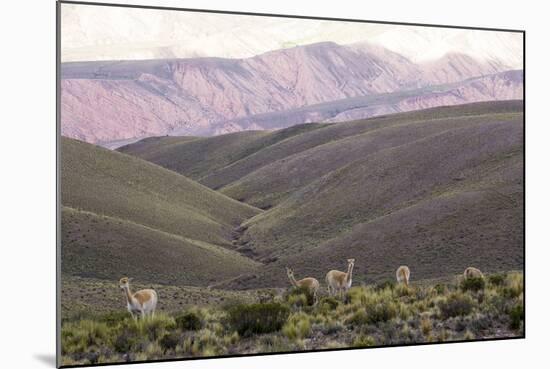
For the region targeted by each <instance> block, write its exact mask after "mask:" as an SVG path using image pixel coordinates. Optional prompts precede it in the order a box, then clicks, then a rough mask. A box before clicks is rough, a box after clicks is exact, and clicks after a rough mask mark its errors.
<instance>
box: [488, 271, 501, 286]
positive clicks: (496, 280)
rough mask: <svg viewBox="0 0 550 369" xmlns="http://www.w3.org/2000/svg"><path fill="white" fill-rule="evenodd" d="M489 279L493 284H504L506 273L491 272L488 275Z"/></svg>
mask: <svg viewBox="0 0 550 369" xmlns="http://www.w3.org/2000/svg"><path fill="white" fill-rule="evenodd" d="M487 279H488V280H489V283H490V284H491V285H492V286H495V287H500V286H503V285H504V283H505V282H506V274H504V273H498V274H491V275H489V276H488V277H487Z"/></svg>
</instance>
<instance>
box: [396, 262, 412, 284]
mask: <svg viewBox="0 0 550 369" xmlns="http://www.w3.org/2000/svg"><path fill="white" fill-rule="evenodd" d="M410 276H411V271H410V270H409V267H408V266H406V265H401V266H400V267H399V268H397V270H396V272H395V278H396V279H397V283H405V286H407V287H408V286H409V278H410Z"/></svg>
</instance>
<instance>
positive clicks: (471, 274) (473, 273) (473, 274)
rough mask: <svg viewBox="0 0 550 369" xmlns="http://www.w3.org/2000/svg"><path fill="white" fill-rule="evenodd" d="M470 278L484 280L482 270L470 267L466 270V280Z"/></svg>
mask: <svg viewBox="0 0 550 369" xmlns="http://www.w3.org/2000/svg"><path fill="white" fill-rule="evenodd" d="M470 278H483V273H481V270H479V269H477V268H474V267H468V268H466V270H464V279H470Z"/></svg>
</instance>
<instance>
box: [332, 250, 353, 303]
mask: <svg viewBox="0 0 550 369" xmlns="http://www.w3.org/2000/svg"><path fill="white" fill-rule="evenodd" d="M354 264H355V259H348V271H347V272H341V271H339V270H331V271H330V272H328V273H327V275H326V277H325V281H326V282H327V288H328V293H329V295H331V296H332V295H335V294H336V293H338V294H339V296H340V298H343V296H344V293H345V292H347V291H348V290H349V289H350V287H351V281H352V279H351V277H352V272H353V266H354Z"/></svg>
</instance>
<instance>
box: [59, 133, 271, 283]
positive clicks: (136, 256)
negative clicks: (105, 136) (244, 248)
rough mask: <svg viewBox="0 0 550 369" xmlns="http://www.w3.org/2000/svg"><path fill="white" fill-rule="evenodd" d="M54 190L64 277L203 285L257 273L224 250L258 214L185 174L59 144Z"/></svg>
mask: <svg viewBox="0 0 550 369" xmlns="http://www.w3.org/2000/svg"><path fill="white" fill-rule="evenodd" d="M61 184H62V186H61V188H62V193H61V202H62V205H63V211H62V228H61V230H62V253H63V263H62V269H63V272H64V273H67V274H70V275H77V276H82V277H93V278H106V279H114V280H116V279H118V278H120V276H121V275H122V274H128V275H130V276H135V277H139V278H141V279H142V280H143V281H149V282H154V283H173V284H178V283H190V284H193V285H202V286H204V285H207V284H209V283H210V282H214V281H221V280H224V279H226V278H231V277H235V276H237V275H239V274H241V273H243V272H245V271H248V272H250V271H252V270H254V269H255V268H256V263H255V262H253V261H251V260H249V259H247V258H245V257H243V256H241V255H239V254H237V253H235V252H231V251H229V250H227V248H228V247H231V236H232V231H233V229H234V228H235V227H236V226H238V225H239V224H241V223H242V222H243V221H244V220H245V219H248V218H250V217H252V216H254V215H256V214H258V213H259V212H260V210H258V209H256V208H253V207H251V206H248V205H246V204H242V203H239V202H237V201H235V200H232V199H230V198H228V197H226V196H224V195H222V194H219V193H217V192H215V191H212V190H210V189H209V188H207V187H204V186H202V185H200V184H198V183H196V182H194V181H192V180H190V179H188V178H186V177H184V176H181V175H179V174H177V173H174V172H172V171H169V170H166V169H164V168H162V167H159V166H157V165H154V164H151V163H148V162H146V161H143V160H140V159H137V158H134V157H131V156H128V155H125V154H121V153H118V152H115V151H109V150H106V149H103V148H100V147H97V146H93V145H90V144H87V143H83V142H80V141H76V140H72V139H68V138H62V141H61Z"/></svg>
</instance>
